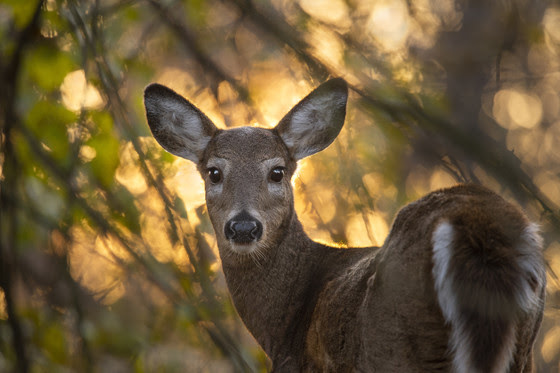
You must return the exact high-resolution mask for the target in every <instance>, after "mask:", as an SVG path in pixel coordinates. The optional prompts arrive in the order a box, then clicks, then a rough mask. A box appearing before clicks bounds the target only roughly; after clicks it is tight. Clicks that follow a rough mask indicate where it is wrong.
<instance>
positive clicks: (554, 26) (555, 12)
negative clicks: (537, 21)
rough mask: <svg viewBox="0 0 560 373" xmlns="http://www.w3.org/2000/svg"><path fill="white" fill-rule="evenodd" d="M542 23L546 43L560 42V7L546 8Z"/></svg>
mask: <svg viewBox="0 0 560 373" xmlns="http://www.w3.org/2000/svg"><path fill="white" fill-rule="evenodd" d="M542 23H543V26H544V31H545V35H546V40H547V43H554V44H560V9H558V8H549V9H547V10H546V12H545V14H544V17H543V21H542Z"/></svg>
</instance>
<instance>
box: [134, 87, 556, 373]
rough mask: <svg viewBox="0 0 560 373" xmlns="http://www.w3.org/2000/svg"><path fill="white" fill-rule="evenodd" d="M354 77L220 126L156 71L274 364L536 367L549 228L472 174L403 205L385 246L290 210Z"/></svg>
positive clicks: (178, 142) (238, 299)
mask: <svg viewBox="0 0 560 373" xmlns="http://www.w3.org/2000/svg"><path fill="white" fill-rule="evenodd" d="M347 97H348V88H347V86H346V83H345V82H344V81H343V80H342V79H332V80H329V81H328V82H326V83H324V84H322V85H321V86H319V87H318V88H317V89H315V90H314V91H313V92H311V93H310V94H309V95H308V96H307V97H305V98H304V99H303V100H302V101H301V102H299V103H298V104H297V105H296V106H295V107H294V108H293V109H292V110H291V111H290V112H289V113H288V114H287V115H286V116H285V117H284V118H283V119H282V120H281V121H280V123H279V124H278V125H277V126H276V127H275V128H273V129H264V128H256V127H240V128H234V129H229V130H221V129H218V128H217V127H216V126H215V125H214V124H212V122H211V121H210V120H209V119H208V117H206V116H205V115H204V114H203V113H202V112H201V111H200V110H198V109H197V108H196V107H195V106H194V105H192V104H191V103H190V102H188V101H187V100H185V99H184V98H183V97H181V96H180V95H178V94H177V93H175V92H173V91H172V90H170V89H169V88H166V87H164V86H162V85H159V84H152V85H150V86H148V87H147V88H146V91H145V96H144V99H145V106H146V112H147V119H148V123H149V125H150V128H151V130H152V133H153V135H154V137H155V138H156V140H157V141H158V142H159V143H160V144H161V146H163V148H164V149H166V150H167V151H169V152H171V153H173V154H175V155H177V156H180V157H183V158H186V159H189V160H191V161H193V162H194V163H196V165H197V166H198V170H199V171H200V174H201V175H202V178H203V179H204V182H205V188H206V203H207V206H208V212H209V215H210V219H211V220H212V224H213V226H214V230H215V232H216V237H217V242H218V248H219V251H220V256H221V260H222V265H223V270H224V274H225V278H226V281H227V285H228V288H229V291H230V293H231V296H232V298H233V302H234V304H235V307H236V308H237V311H238V313H239V315H240V316H241V319H242V320H243V322H244V323H245V325H246V326H247V328H248V329H249V331H250V332H251V333H252V334H253V336H254V337H255V339H256V340H257V341H258V343H259V344H260V345H261V346H262V348H263V349H264V351H265V352H266V354H267V355H268V356H269V357H270V359H271V360H272V364H273V371H274V372H382V373H385V372H469V373H470V372H484V373H486V372H531V371H532V365H533V364H532V347H533V342H534V340H535V336H536V334H537V331H538V329H539V326H540V323H541V318H542V314H543V307H544V293H545V282H546V277H545V268H544V264H543V263H544V262H543V257H542V252H541V237H540V236H539V233H538V229H537V227H536V226H535V225H534V224H532V223H530V222H529V220H528V219H527V218H526V217H525V215H524V214H523V213H522V212H521V211H520V210H519V209H518V208H516V207H514V206H513V205H511V204H510V203H508V202H506V201H505V200H504V199H502V198H501V197H500V196H498V195H496V194H495V193H493V192H491V191H489V190H487V189H485V188H483V187H480V186H475V185H460V186H456V187H453V188H449V189H444V190H438V191H435V192H432V193H430V194H428V195H427V196H425V197H423V198H422V199H420V200H418V201H416V202H414V203H411V204H409V205H408V206H406V207H404V208H403V209H402V210H401V211H400V212H399V213H398V215H397V217H396V219H395V221H394V222H393V226H392V228H391V232H390V233H389V236H388V237H387V239H386V241H385V243H384V244H383V246H382V247H380V248H377V247H367V248H349V249H341V248H335V247H329V246H325V245H322V244H320V243H317V242H314V241H312V240H311V239H310V238H309V237H308V236H307V235H306V234H305V232H304V229H303V227H302V225H301V223H300V221H299V220H298V218H297V215H296V212H295V211H294V197H293V191H292V186H291V183H290V179H291V178H292V176H293V174H294V171H295V170H296V166H297V164H296V162H297V161H298V160H300V159H302V158H304V157H307V156H309V155H312V154H314V153H317V152H319V151H321V150H323V149H325V148H326V147H327V146H329V145H330V144H331V143H332V142H333V141H334V139H335V138H336V136H337V135H338V133H339V132H340V130H341V128H342V125H343V123H344V117H345V114H346V101H347Z"/></svg>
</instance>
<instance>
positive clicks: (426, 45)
mask: <svg viewBox="0 0 560 373" xmlns="http://www.w3.org/2000/svg"><path fill="white" fill-rule="evenodd" d="M0 51H1V52H0V53H1V54H0V74H1V75H0V79H1V81H0V125H1V135H0V141H1V148H0V170H1V171H0V172H1V176H0V250H1V251H0V371H1V372H10V371H16V372H24V373H26V372H264V371H266V370H267V369H268V368H269V362H268V361H267V358H266V356H265V355H264V354H263V353H262V351H261V350H260V349H259V347H258V346H257V345H256V343H255V342H254V341H253V339H252V338H251V336H250V335H249V334H248V333H247V332H246V331H245V328H244V327H243V325H242V323H241V321H240V320H239V317H238V316H237V314H236V312H235V310H234V308H233V306H232V303H231V300H230V299H229V296H228V294H227V291H226V288H225V284H224V279H223V274H222V272H221V267H220V260H219V258H218V256H217V250H216V243H215V240H214V238H213V231H212V227H211V225H210V222H209V219H208V216H207V213H206V209H205V207H204V192H203V185H202V180H201V179H200V177H199V176H198V174H197V172H196V170H195V167H194V165H193V164H191V163H190V162H188V161H186V160H182V159H177V158H175V157H173V156H171V155H170V154H168V153H166V152H165V151H163V150H162V149H161V148H160V147H159V146H158V145H157V144H156V142H155V141H154V139H153V138H152V137H151V135H150V133H149V129H148V126H147V123H146V120H145V116H144V115H145V114H144V108H143V103H142V91H143V88H144V87H145V86H146V85H147V84H149V83H151V82H159V83H162V84H165V85H168V86H169V87H171V88H172V89H174V90H176V91H177V92H179V93H181V94H183V95H184V96H185V97H187V98H188V99H189V100H190V101H191V102H193V103H194V104H195V105H197V106H198V107H199V108H200V109H201V110H203V111H204V112H205V113H207V114H208V116H209V117H210V118H211V119H212V120H213V121H214V122H215V123H216V124H217V125H218V126H220V127H222V128H227V127H231V126H240V125H260V126H265V127H270V126H274V125H275V124H276V123H277V121H278V120H279V119H281V118H282V116H283V115H284V114H285V113H286V112H287V111H288V110H289V109H290V108H291V107H292V106H293V105H294V104H295V103H297V102H298V101H299V100H300V99H301V98H302V97H303V96H305V95H306V94H307V93H308V92H309V91H310V90H312V89H313V88H314V87H315V86H317V85H318V84H319V83H321V82H323V81H325V80H326V79H327V78H329V77H337V76H341V77H344V78H345V79H346V80H347V81H348V82H349V84H350V86H351V94H350V99H349V107H348V114H347V119H346V125H345V127H344V129H343V131H342V133H341V135H340V136H339V138H338V140H337V141H336V142H335V143H334V144H333V145H332V146H330V147H329V148H328V149H327V150H326V151H324V152H322V153H320V154H318V155H316V156H313V157H311V158H309V159H306V160H304V161H302V162H301V163H300V168H299V173H298V174H297V176H296V177H295V178H294V180H293V183H294V187H295V190H296V208H297V211H298V214H299V216H300V218H301V220H302V221H303V225H304V227H305V229H306V231H307V232H308V234H309V235H310V236H311V237H312V238H314V239H317V240H321V241H323V242H327V243H336V244H338V245H342V246H344V245H360V246H365V245H381V244H382V243H383V240H384V238H385V236H386V235H387V232H388V229H389V227H390V224H391V221H392V219H393V217H394V215H395V213H396V212H397V211H398V209H399V208H400V207H401V206H402V205H403V204H405V203H407V202H410V201H413V200H414V199H416V198H418V197H420V196H422V195H423V194H424V193H426V192H428V191H430V190H432V189H435V188H441V187H446V186H450V185H453V184H455V183H457V182H465V181H473V182H477V183H483V184H484V185H487V186H489V187H490V188H492V189H493V190H495V191H497V192H498V193H500V194H501V195H503V196H504V197H505V198H506V199H508V200H510V201H513V202H515V203H517V204H518V205H520V206H521V207H522V208H523V209H524V210H525V211H526V212H527V214H528V215H529V216H530V218H531V219H532V220H534V221H536V222H538V223H539V224H540V225H541V228H542V231H543V235H544V237H545V256H546V259H547V266H548V291H547V306H546V310H545V317H544V320H543V326H542V330H541V332H540V334H539V336H538V339H537V343H536V348H535V365H536V367H537V371H538V372H558V371H559V361H560V312H559V307H560V291H559V290H560V288H559V286H560V281H559V279H558V277H557V274H559V273H560V241H559V239H560V236H559V234H560V210H559V205H560V58H559V57H560V4H559V3H558V1H545V0H533V1H530V0H502V1H486V0H471V1H468V0H390V1H389V0H299V1H288V0H270V1H269V0H206V1H204V0H165V1H155V0H97V1H77V0H44V1H36V0H29V1H20V0H0Z"/></svg>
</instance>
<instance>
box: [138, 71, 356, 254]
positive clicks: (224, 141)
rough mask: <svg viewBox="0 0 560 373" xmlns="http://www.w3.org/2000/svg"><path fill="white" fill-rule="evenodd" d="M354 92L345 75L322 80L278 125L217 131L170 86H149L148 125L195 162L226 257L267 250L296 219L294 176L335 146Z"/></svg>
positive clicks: (167, 144) (173, 149) (166, 145)
mask: <svg viewBox="0 0 560 373" xmlns="http://www.w3.org/2000/svg"><path fill="white" fill-rule="evenodd" d="M347 97H348V89H347V86H346V83H345V82H344V81H343V80H342V79H332V80H329V81H328V82H326V83H324V84H322V85H321V86H319V87H318V88H317V89H315V90H314V91H313V92H311V93H310V94H309V95H308V96H307V97H305V98H304V99H303V100H301V101H300V102H299V103H298V104H297V105H296V106H295V107H294V108H293V109H292V110H291V111H290V112H289V113H288V114H286V116H285V117H284V118H283V119H282V120H281V121H280V122H279V124H278V125H277V126H276V127H274V128H273V129H264V128H257V127H240V128H234V129H230V130H221V129H218V128H217V127H216V126H215V125H214V124H213V123H212V122H211V121H210V119H208V117H207V116H206V115H204V114H203V113H202V112H201V111H200V110H199V109H197V108H196V107H195V106H194V105H193V104H191V103H190V102H189V101H187V100H185V99H184V98H183V97H181V96H180V95H178V94H177V93H175V92H174V91H172V90H171V89H169V88H166V87H164V86H162V85H159V84H152V85H150V86H148V87H147V88H146V91H145V96H144V99H145V105H146V112H147V118H148V124H149V126H150V129H151V131H152V133H153V135H154V137H155V138H156V140H157V141H158V142H159V144H160V145H161V146H162V147H163V148H164V149H166V150H167V151H169V152H170V153H172V154H175V155H177V156H180V157H183V158H186V159H188V160H191V161H193V162H194V163H196V165H197V167H198V170H199V172H200V174H201V176H202V178H203V179H204V183H205V190H206V203H207V206H208V212H209V215H210V218H211V221H212V224H213V226H214V230H215V232H216V237H217V240H218V246H219V248H220V251H221V252H222V254H224V253H228V254H229V253H233V254H237V255H248V254H250V255H251V254H252V255H263V254H264V253H266V252H267V250H270V249H271V248H273V247H276V246H278V244H279V242H280V241H281V240H282V238H283V237H284V236H285V234H286V232H285V231H286V229H287V228H288V226H289V225H290V223H291V220H292V219H293V217H294V198H293V191H292V186H291V183H290V179H291V177H292V175H293V174H294V171H295V169H296V162H297V161H298V160H300V159H302V158H304V157H307V156H309V155H312V154H314V153H317V152H319V151H321V150H323V149H324V148H326V147H327V146H329V145H330V144H331V143H332V142H333V141H334V139H335V138H336V136H337V135H338V134H339V132H340V130H341V128H342V125H343V123H344V117H345V113H346V101H347Z"/></svg>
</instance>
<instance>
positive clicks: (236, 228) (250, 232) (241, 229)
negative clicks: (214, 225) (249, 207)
mask: <svg viewBox="0 0 560 373" xmlns="http://www.w3.org/2000/svg"><path fill="white" fill-rule="evenodd" d="M224 231H225V235H226V238H227V239H228V240H232V241H233V242H235V243H238V244H248V243H251V242H253V241H258V240H259V239H260V238H261V236H262V232H263V228H262V224H261V222H260V221H258V220H257V219H255V218H253V217H252V216H251V215H249V213H247V212H245V211H242V212H241V213H239V214H237V215H235V216H234V217H233V218H232V219H230V220H229V221H228V222H227V223H226V226H225V229H224Z"/></svg>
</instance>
